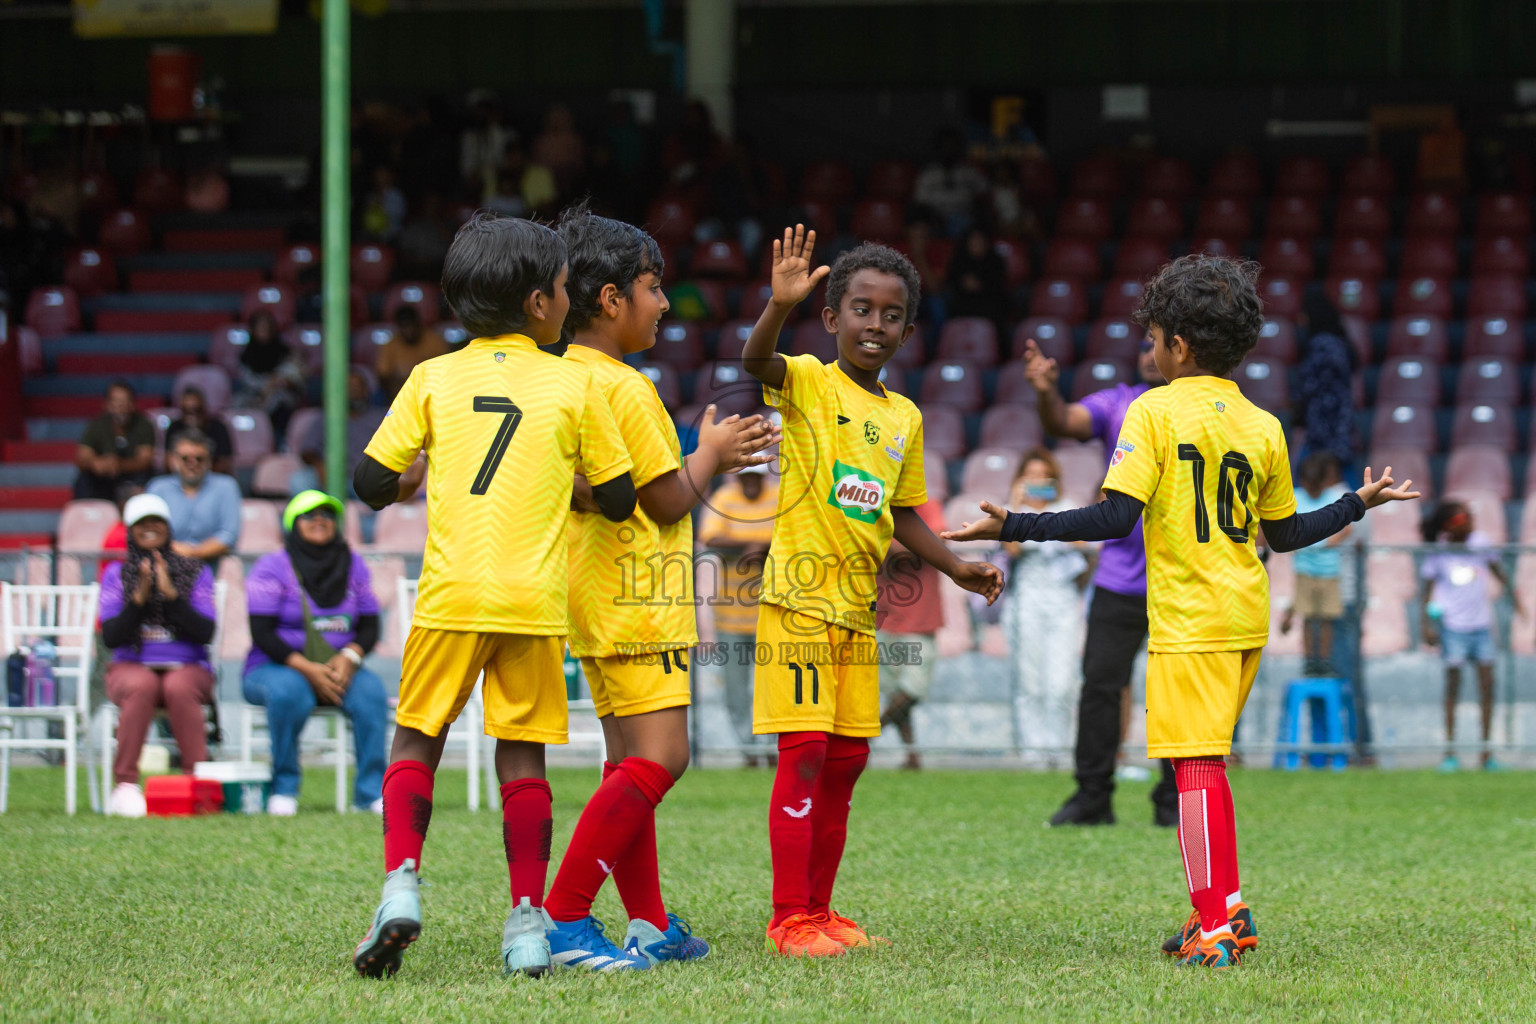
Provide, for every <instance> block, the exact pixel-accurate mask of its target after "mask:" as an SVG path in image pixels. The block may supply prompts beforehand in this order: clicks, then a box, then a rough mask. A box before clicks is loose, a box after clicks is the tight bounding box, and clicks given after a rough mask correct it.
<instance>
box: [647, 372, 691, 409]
mask: <svg viewBox="0 0 1536 1024" xmlns="http://www.w3.org/2000/svg"><path fill="white" fill-rule="evenodd" d="M635 369H637V370H639V371H640V372H641V373H643V374H645V375H646V377H647V378H649V379H650V382H651V383H652V384H654V385H656V394H657V395H659V396H660V397H661V401H662V404H663V405H665V406H666V407H667V408H668V409H678V408H681V407H682V404H683V388H682V385H681V384H679V383H678V380H677V367H675V366H673V365H672V364H671V363H641V364H640V365H638V366H636V367H635Z"/></svg>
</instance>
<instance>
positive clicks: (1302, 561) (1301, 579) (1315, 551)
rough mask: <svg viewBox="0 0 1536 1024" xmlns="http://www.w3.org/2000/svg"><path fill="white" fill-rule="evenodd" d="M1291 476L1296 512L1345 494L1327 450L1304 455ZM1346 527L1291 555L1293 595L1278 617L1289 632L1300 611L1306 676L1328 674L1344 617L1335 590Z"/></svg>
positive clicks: (1334, 459) (1341, 600) (1282, 629)
mask: <svg viewBox="0 0 1536 1024" xmlns="http://www.w3.org/2000/svg"><path fill="white" fill-rule="evenodd" d="M1296 476H1297V480H1298V481H1299V484H1300V486H1298V487H1297V488H1296V511H1297V512H1298V513H1301V512H1315V511H1317V510H1318V509H1320V508H1322V507H1324V506H1325V505H1331V504H1333V503H1334V502H1335V501H1337V500H1339V498H1340V497H1341V496H1342V495H1343V494H1344V485H1343V483H1341V482H1340V474H1339V460H1338V458H1337V457H1336V456H1335V455H1334V454H1333V453H1332V452H1329V451H1321V452H1314V453H1312V454H1311V455H1309V456H1307V457H1306V458H1305V459H1303V460H1302V461H1301V468H1300V470H1299V471H1298V472H1297V474H1296ZM1351 529H1352V527H1349V526H1346V527H1345V528H1344V529H1343V530H1341V531H1340V532H1338V533H1336V534H1334V535H1333V536H1332V537H1329V538H1328V539H1327V540H1325V541H1322V542H1321V543H1318V544H1314V545H1312V546H1311V547H1309V548H1303V549H1302V550H1300V551H1298V552H1296V556H1295V562H1294V565H1295V569H1296V597H1295V600H1294V601H1293V602H1292V603H1291V605H1290V606H1289V607H1287V608H1286V609H1285V614H1284V616H1283V617H1282V618H1281V619H1280V632H1281V633H1289V632H1290V631H1291V626H1292V625H1293V624H1294V622H1295V617H1296V612H1297V610H1298V609H1300V611H1301V628H1302V637H1303V647H1304V649H1305V653H1306V667H1305V669H1304V671H1305V672H1307V673H1308V674H1328V673H1330V672H1332V671H1333V631H1334V626H1335V624H1336V623H1337V622H1338V620H1339V619H1340V618H1342V617H1343V615H1344V598H1343V594H1342V593H1341V591H1340V589H1339V571H1340V565H1341V562H1342V558H1341V557H1340V552H1339V545H1341V544H1343V543H1344V540H1345V538H1347V537H1348V536H1349V535H1350V531H1351Z"/></svg>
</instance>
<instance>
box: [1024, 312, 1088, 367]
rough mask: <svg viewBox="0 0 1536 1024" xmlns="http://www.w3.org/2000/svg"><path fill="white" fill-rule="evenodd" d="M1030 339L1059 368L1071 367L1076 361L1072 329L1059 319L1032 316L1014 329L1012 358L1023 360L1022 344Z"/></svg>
mask: <svg viewBox="0 0 1536 1024" xmlns="http://www.w3.org/2000/svg"><path fill="white" fill-rule="evenodd" d="M1031 338H1033V339H1034V342H1035V347H1036V348H1038V349H1039V350H1040V351H1041V353H1042V354H1043V355H1045V356H1046V357H1048V358H1050V359H1054V360H1056V362H1057V363H1058V364H1059V365H1061V366H1071V365H1072V363H1073V362H1074V361H1075V360H1076V359H1077V347H1076V346H1075V345H1074V344H1073V343H1072V328H1070V327H1068V326H1067V322H1066V321H1065V320H1063V319H1061V318H1060V317H1055V316H1032V317H1030V318H1029V319H1028V320H1025V321H1024V322H1023V323H1021V324H1019V326H1017V327H1015V328H1014V329H1013V358H1015V359H1023V358H1024V343H1025V342H1026V341H1028V340H1030V339H1031Z"/></svg>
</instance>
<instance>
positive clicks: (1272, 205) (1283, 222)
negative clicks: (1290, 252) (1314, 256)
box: [1265, 196, 1323, 241]
mask: <svg viewBox="0 0 1536 1024" xmlns="http://www.w3.org/2000/svg"><path fill="white" fill-rule="evenodd" d="M1265 224H1266V227H1267V228H1268V232H1269V234H1271V235H1277V236H1278V235H1285V236H1287V237H1290V238H1296V239H1300V240H1302V241H1308V240H1310V239H1313V238H1316V237H1317V236H1318V235H1320V234H1322V231H1323V215H1322V213H1321V212H1320V211H1319V210H1318V207H1317V200H1315V199H1309V198H1307V197H1305V196H1276V197H1275V198H1273V199H1271V200H1270V201H1269V214H1268V216H1267V217H1266V218H1265Z"/></svg>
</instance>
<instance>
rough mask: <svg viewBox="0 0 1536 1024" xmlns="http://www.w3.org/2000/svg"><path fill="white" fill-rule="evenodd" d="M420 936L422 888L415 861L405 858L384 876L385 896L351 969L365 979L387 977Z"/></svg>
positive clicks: (355, 951) (397, 968) (380, 902)
mask: <svg viewBox="0 0 1536 1024" xmlns="http://www.w3.org/2000/svg"><path fill="white" fill-rule="evenodd" d="M419 935H421V886H420V883H419V882H418V881H417V878H416V862H415V861H414V860H411V859H410V858H406V860H405V862H404V863H403V864H401V865H400V866H399V867H398V868H395V870H393V871H391V872H390V873H389V874H387V875H385V876H384V895H383V899H381V900H380V901H379V909H378V910H377V911H375V912H374V915H373V924H372V925H370V926H369V928H368V934H367V935H365V936H363V941H362V942H360V943H358V944H357V949H356V950H354V951H353V953H352V966H353V967H356V968H357V973H359V974H361V975H363V976H364V977H368V978H387V977H389V976H390V975H392V974H394V973H395V972H396V971H398V970H399V969H400V959H401V957H402V956H404V955H405V950H406V947H408V946H409V945H410V944H411V943H413V942H415V941H416V939H417V937H418V936H419Z"/></svg>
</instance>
